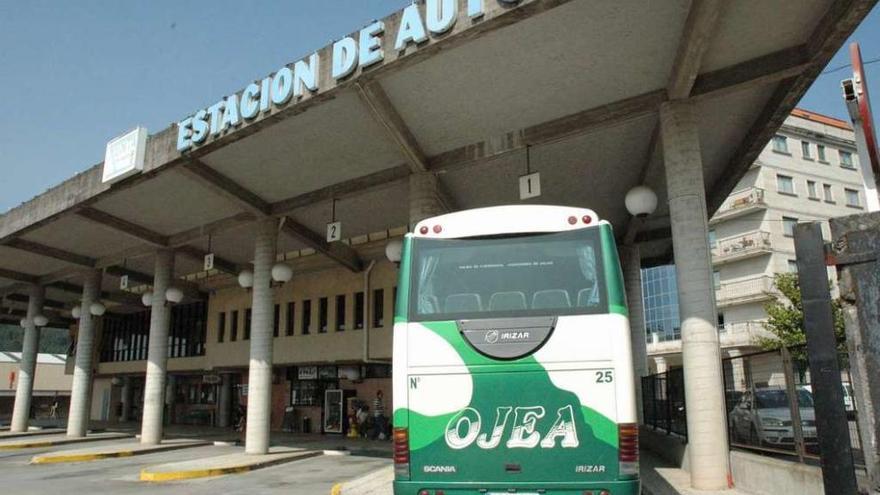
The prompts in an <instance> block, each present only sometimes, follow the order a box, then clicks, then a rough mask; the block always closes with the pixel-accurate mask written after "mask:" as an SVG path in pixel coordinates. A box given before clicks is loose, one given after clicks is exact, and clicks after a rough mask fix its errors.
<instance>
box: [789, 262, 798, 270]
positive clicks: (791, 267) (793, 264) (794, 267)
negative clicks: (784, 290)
mask: <svg viewBox="0 0 880 495" xmlns="http://www.w3.org/2000/svg"><path fill="white" fill-rule="evenodd" d="M788 271H789V273H797V271H798V270H797V261H796V260H788Z"/></svg>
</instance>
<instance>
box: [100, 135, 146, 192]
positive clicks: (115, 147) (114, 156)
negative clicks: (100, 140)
mask: <svg viewBox="0 0 880 495" xmlns="http://www.w3.org/2000/svg"><path fill="white" fill-rule="evenodd" d="M146 153H147V130H146V129H145V128H143V127H137V128H135V129H134V130H133V131H130V132H127V133H125V134H123V135H122V136H119V137H116V138H113V139H112V140H111V141H110V142H109V143H107V149H106V151H105V153H104V168H103V174H102V178H101V182H104V183H108V182H111V183H112V182H116V181H119V180H122V179H124V178H126V177H128V176H130V175H134V174H136V173H138V172H140V171H141V170H143V169H144V157H145V156H146Z"/></svg>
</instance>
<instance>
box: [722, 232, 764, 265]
mask: <svg viewBox="0 0 880 495" xmlns="http://www.w3.org/2000/svg"><path fill="white" fill-rule="evenodd" d="M711 251H712V264H713V265H723V264H725V263H731V262H734V261H739V260H743V259H748V258H753V257H755V256H761V255H764V254H770V253H772V252H773V249H772V246H771V243H770V232H764V231H762V230H756V231H753V232H748V233H746V234H742V235H738V236H736V237H728V238H726V239H721V240H719V241H717V242H716V243H715V245H714V246H712V250H711Z"/></svg>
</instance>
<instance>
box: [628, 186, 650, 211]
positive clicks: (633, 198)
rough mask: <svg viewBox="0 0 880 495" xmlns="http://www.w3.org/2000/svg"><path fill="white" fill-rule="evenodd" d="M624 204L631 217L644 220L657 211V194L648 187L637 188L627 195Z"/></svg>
mask: <svg viewBox="0 0 880 495" xmlns="http://www.w3.org/2000/svg"><path fill="white" fill-rule="evenodd" d="M624 203H625V204H626V209H627V211H629V213H630V214H631V215H633V216H635V217H639V218H643V217H646V216H648V215H650V214H651V213H654V210H656V209H657V194H656V193H654V191H652V190H651V188H650V187H648V186H636V187H634V188H632V189H630V190H629V192H628V193H626V198H625V199H624Z"/></svg>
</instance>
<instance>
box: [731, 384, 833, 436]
mask: <svg viewBox="0 0 880 495" xmlns="http://www.w3.org/2000/svg"><path fill="white" fill-rule="evenodd" d="M798 405H799V411H800V416H801V430H802V431H803V436H804V444H805V445H808V446H809V445H815V444H816V441H817V440H816V417H815V413H814V411H813V396H812V394H811V393H810V392H809V391H807V390H804V389H800V390H798ZM729 422H730V429H731V433H732V436H733V441H734V442H736V443H745V444H747V445H753V446H766V447H776V448H783V449H786V450H790V449H792V448H793V447H794V428H793V426H792V420H791V409H790V405H789V400H788V393H787V392H786V390H785V389H782V388H759V389H755V390H753V391H749V392H746V393H744V394H743V396H742V399H741V400H740V402H739V403H738V404H737V405H736V406H734V408H733V410H732V411H730V418H729Z"/></svg>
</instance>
